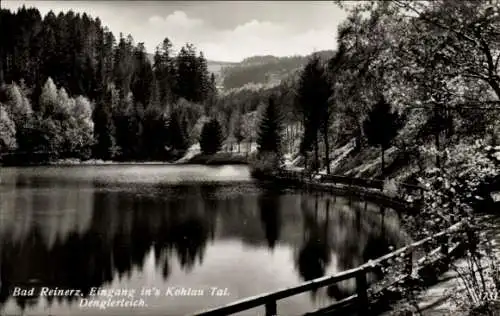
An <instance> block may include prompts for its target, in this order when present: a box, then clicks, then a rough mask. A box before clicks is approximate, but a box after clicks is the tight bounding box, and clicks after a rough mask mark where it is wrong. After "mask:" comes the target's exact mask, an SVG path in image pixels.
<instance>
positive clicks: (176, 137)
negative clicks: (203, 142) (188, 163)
mask: <svg viewBox="0 0 500 316" xmlns="http://www.w3.org/2000/svg"><path fill="white" fill-rule="evenodd" d="M183 125H184V124H183V123H182V122H181V118H180V117H179V115H178V113H177V112H176V111H174V112H172V114H171V115H170V118H169V120H168V127H167V137H168V142H167V143H168V146H169V147H170V148H171V149H174V150H176V151H181V152H183V151H185V150H186V149H187V148H188V141H187V137H186V131H185V130H184V129H183V127H184V126H183Z"/></svg>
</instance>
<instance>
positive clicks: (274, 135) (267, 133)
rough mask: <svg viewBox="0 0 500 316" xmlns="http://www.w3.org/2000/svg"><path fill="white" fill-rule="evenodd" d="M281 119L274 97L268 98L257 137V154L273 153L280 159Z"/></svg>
mask: <svg viewBox="0 0 500 316" xmlns="http://www.w3.org/2000/svg"><path fill="white" fill-rule="evenodd" d="M281 123H282V117H281V113H280V111H279V109H278V106H277V105H276V102H275V99H274V96H271V97H269V100H268V104H267V106H266V108H265V110H264V113H263V116H262V120H261V122H260V125H259V132H258V135H257V146H258V150H259V153H266V152H267V153H274V154H276V155H277V156H278V157H280V158H281V154H282V152H281V129H282V126H281Z"/></svg>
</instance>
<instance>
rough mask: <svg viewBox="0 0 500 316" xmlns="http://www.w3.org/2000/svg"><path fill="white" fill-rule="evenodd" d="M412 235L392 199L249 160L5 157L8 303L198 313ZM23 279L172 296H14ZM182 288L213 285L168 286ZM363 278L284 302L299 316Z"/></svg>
mask: <svg viewBox="0 0 500 316" xmlns="http://www.w3.org/2000/svg"><path fill="white" fill-rule="evenodd" d="M407 241H408V239H407V237H406V236H405V235H404V233H402V232H401V231H400V228H399V222H398V217H397V215H396V214H395V212H393V211H392V210H389V209H385V210H384V209H383V208H381V207H379V206H377V205H372V204H369V203H368V204H367V203H364V202H356V201H349V200H347V199H345V198H340V197H333V196H329V195H324V194H323V195H313V194H310V193H300V192H296V191H291V190H278V189H276V188H272V187H264V186H262V185H259V184H257V183H254V182H253V181H252V180H251V179H250V176H249V171H248V169H247V168H246V167H244V166H224V167H205V166H169V165H116V166H74V167H34V168H2V169H0V252H1V256H0V281H1V289H0V314H1V315H20V314H21V313H23V315H54V316H56V315H162V316H165V315H167V316H168V315H172V316H176V315H189V314H191V313H194V312H195V311H198V310H202V309H205V308H209V307H215V306H219V305H223V304H226V303H229V302H232V301H234V300H238V299H242V298H245V297H248V296H253V295H256V294H259V293H262V292H267V291H273V290H278V289H280V288H283V287H287V286H293V285H296V284H299V283H300V282H303V281H304V280H310V279H313V278H317V277H321V276H323V275H326V274H332V273H335V272H337V271H341V270H345V269H348V268H352V267H355V266H357V265H359V264H361V263H363V262H365V261H367V260H368V259H370V258H376V257H378V256H380V255H382V254H384V253H386V252H387V250H388V248H389V246H391V245H392V246H395V247H398V246H401V245H403V244H404V243H406V242H407ZM21 285H22V286H34V287H40V286H50V287H52V288H55V287H58V288H65V289H79V290H81V291H82V292H83V293H87V292H88V291H89V290H90V289H91V288H92V287H99V288H101V289H135V290H136V295H135V296H136V298H140V295H139V292H140V290H141V289H142V288H156V289H159V290H161V291H162V295H161V297H155V296H151V297H145V298H144V301H145V303H146V304H147V308H135V309H124V308H108V309H105V310H100V309H96V308H85V307H82V306H80V304H81V299H82V298H81V297H79V298H76V299H74V300H68V299H66V298H64V299H48V298H46V297H38V298H31V299H23V298H20V297H13V296H12V295H11V294H12V290H13V288H14V287H15V286H21ZM172 287H176V288H184V289H191V290H192V291H193V290H198V293H200V292H199V291H200V290H201V291H203V293H204V295H202V296H175V297H174V296H165V295H163V294H165V293H166V292H167V291H168V289H169V288H172ZM211 287H217V288H219V289H227V290H226V294H227V295H224V296H212V295H210V291H209V289H210V288H211ZM353 289H354V285H353V284H352V283H350V282H345V283H343V284H341V286H339V287H338V288H336V289H332V288H330V289H320V290H318V291H317V292H316V293H312V294H311V293H306V294H303V295H299V296H296V297H294V298H292V299H286V300H283V301H280V302H279V303H278V311H279V312H280V314H282V315H291V316H292V315H300V314H302V313H305V312H308V311H312V310H313V309H315V308H319V307H322V306H326V305H327V304H328V303H331V302H333V301H335V299H338V298H341V297H343V296H345V295H348V294H349V293H351V292H352V291H353ZM262 312H263V308H261V309H254V310H251V311H249V312H247V313H241V315H258V314H262Z"/></svg>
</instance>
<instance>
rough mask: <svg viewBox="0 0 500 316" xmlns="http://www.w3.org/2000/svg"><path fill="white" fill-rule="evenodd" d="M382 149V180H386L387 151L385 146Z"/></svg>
mask: <svg viewBox="0 0 500 316" xmlns="http://www.w3.org/2000/svg"><path fill="white" fill-rule="evenodd" d="M381 148H382V179H385V159H384V158H385V157H384V156H385V155H384V154H385V149H384V147H383V146H382V147H381Z"/></svg>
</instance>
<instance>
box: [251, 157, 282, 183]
mask: <svg viewBox="0 0 500 316" xmlns="http://www.w3.org/2000/svg"><path fill="white" fill-rule="evenodd" d="M279 168H280V156H279V155H278V154H276V153H274V152H262V153H259V154H257V155H256V156H255V157H252V158H251V159H250V170H251V173H252V175H253V176H256V177H260V176H269V175H272V174H273V173H274V172H276V171H277V170H278V169H279Z"/></svg>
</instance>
